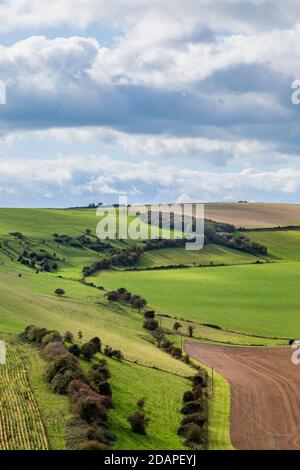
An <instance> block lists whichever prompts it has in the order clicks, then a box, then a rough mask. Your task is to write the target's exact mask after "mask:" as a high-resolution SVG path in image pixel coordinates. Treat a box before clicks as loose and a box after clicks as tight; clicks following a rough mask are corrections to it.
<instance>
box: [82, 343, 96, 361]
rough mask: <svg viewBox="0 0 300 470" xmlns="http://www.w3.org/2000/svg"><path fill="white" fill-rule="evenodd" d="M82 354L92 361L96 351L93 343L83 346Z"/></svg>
mask: <svg viewBox="0 0 300 470" xmlns="http://www.w3.org/2000/svg"><path fill="white" fill-rule="evenodd" d="M81 352H82V355H83V357H84V358H85V359H87V360H88V361H90V360H91V359H92V358H93V356H94V354H95V349H94V346H93V345H92V344H91V343H85V344H83V345H82V346H81Z"/></svg>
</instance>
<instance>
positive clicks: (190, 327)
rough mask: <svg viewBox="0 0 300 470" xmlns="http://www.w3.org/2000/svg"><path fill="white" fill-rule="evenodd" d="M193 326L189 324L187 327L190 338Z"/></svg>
mask: <svg viewBox="0 0 300 470" xmlns="http://www.w3.org/2000/svg"><path fill="white" fill-rule="evenodd" d="M194 330H195V327H194V326H192V325H189V327H188V332H189V337H190V338H192V337H193V334H194Z"/></svg>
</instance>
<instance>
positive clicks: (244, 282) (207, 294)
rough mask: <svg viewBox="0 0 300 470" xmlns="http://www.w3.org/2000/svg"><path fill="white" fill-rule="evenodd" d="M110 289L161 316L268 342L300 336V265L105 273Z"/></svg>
mask: <svg viewBox="0 0 300 470" xmlns="http://www.w3.org/2000/svg"><path fill="white" fill-rule="evenodd" d="M100 279H101V283H102V284H103V285H104V286H105V287H107V288H114V287H116V286H120V285H121V286H124V287H126V288H128V290H131V291H134V292H136V293H138V294H140V295H142V296H144V297H145V298H146V299H147V300H148V301H149V303H150V304H151V305H152V306H153V307H155V308H157V309H159V310H160V311H161V312H168V313H170V314H172V315H174V316H179V317H185V318H187V319H191V320H195V321H198V322H205V323H207V322H211V323H214V324H217V325H220V326H221V327H224V328H228V329H230V330H234V331H240V332H246V333H250V334H260V335H266V336H276V337H279V338H282V337H291V338H293V337H294V336H295V335H296V336H299V335H300V317H299V303H300V298H299V282H300V264H298V263H292V262H289V263H284V262H283V263H271V264H265V265H248V266H247V265H244V266H226V267H212V268H191V269H183V270H179V269H178V270H168V271H154V272H140V273H136V272H132V273H128V272H127V273H121V272H118V273H111V272H105V273H102V274H101V275H100V276H99V279H98V281H99V280H100Z"/></svg>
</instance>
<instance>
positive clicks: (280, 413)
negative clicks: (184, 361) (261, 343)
mask: <svg viewBox="0 0 300 470" xmlns="http://www.w3.org/2000/svg"><path fill="white" fill-rule="evenodd" d="M185 350H186V352H187V353H188V354H190V356H191V357H194V358H195V359H197V360H198V361H200V362H202V363H203V364H205V365H207V366H209V367H211V366H212V365H213V367H214V370H216V371H217V372H219V373H220V374H222V375H223V377H225V378H226V379H227V380H228V382H229V383H230V388H231V441H232V445H233V446H234V447H235V448H236V449H241V450H244V449H250V450H253V449H257V450H272V449H280V450H283V449H288V450H289V449H300V365H298V366H296V365H293V364H292V362H291V354H292V352H293V351H295V350H292V349H291V348H288V347H280V348H272V349H270V348H269V349H266V348H253V347H252V348H250V347H245V348H240V347H230V346H219V345H211V344H199V343H192V342H187V343H185Z"/></svg>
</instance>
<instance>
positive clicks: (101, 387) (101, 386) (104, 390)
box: [94, 382, 112, 397]
mask: <svg viewBox="0 0 300 470" xmlns="http://www.w3.org/2000/svg"><path fill="white" fill-rule="evenodd" d="M94 386H95V388H96V389H97V391H98V392H99V393H100V394H101V395H106V396H108V397H111V396H112V390H111V386H110V383H109V382H102V383H98V382H95V383H94Z"/></svg>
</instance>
